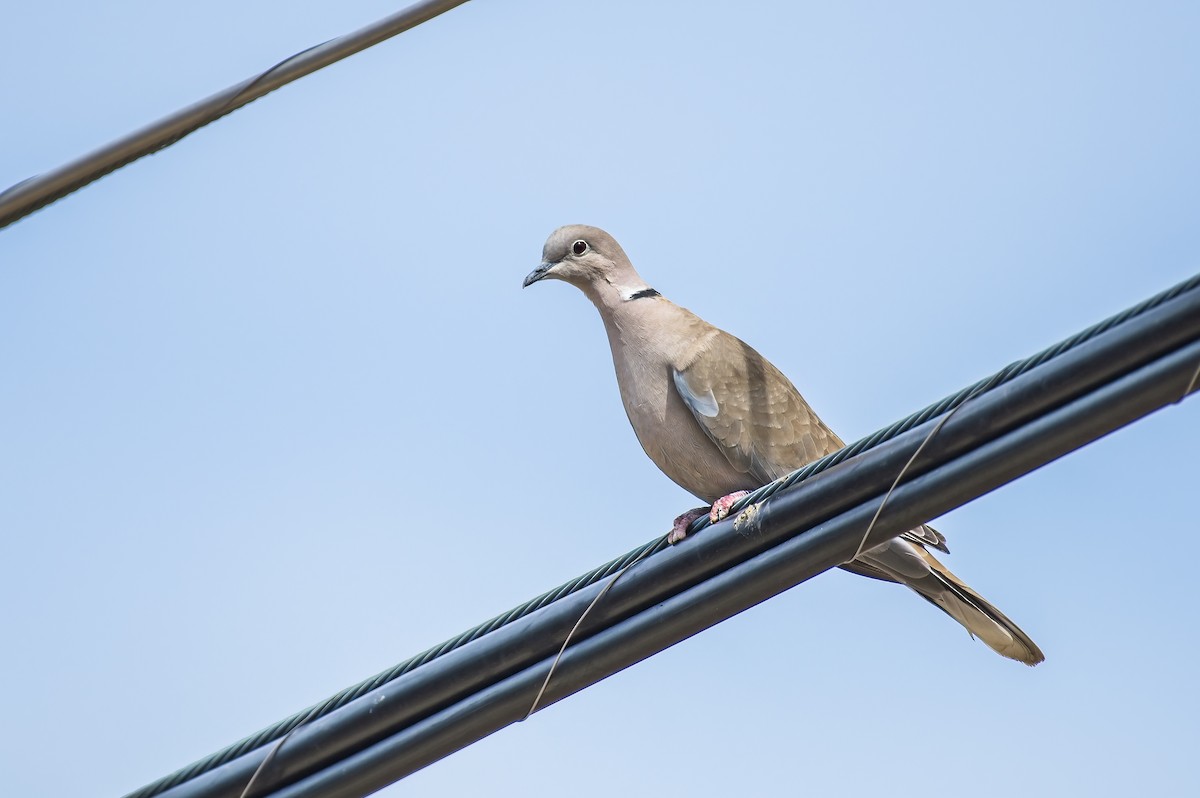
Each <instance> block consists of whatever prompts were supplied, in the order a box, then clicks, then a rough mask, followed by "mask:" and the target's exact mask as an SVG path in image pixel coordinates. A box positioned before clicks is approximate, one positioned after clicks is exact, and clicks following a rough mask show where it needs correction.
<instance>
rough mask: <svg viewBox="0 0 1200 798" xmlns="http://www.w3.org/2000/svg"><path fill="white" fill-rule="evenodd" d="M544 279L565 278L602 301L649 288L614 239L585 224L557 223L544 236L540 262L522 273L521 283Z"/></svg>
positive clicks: (624, 296) (626, 296) (531, 282)
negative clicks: (522, 279) (547, 235)
mask: <svg viewBox="0 0 1200 798" xmlns="http://www.w3.org/2000/svg"><path fill="white" fill-rule="evenodd" d="M545 279H553V280H563V281H564V282H568V283H570V284H571V285H573V286H575V287H576V288H579V289H580V290H582V291H583V292H584V293H585V294H587V295H588V297H589V298H590V299H591V300H592V301H593V302H596V303H605V304H607V303H608V302H613V301H618V300H620V299H628V298H629V297H630V296H631V295H632V294H634V293H636V292H638V291H644V290H646V289H647V288H648V286H647V285H646V282H645V281H644V280H642V278H641V277H640V276H638V273H637V272H636V271H634V268H633V265H632V264H631V263H630V262H629V258H628V257H626V255H625V250H623V249H621V245H620V244H618V243H617V241H616V239H615V238H613V237H612V236H610V235H609V234H608V233H606V232H604V231H603V230H601V229H600V228H599V227H589V226H588V225H585V224H569V225H567V226H566V227H560V228H558V229H557V230H555V231H554V232H553V233H551V234H550V237H549V238H548V239H546V246H544V247H543V248H542V262H541V264H540V265H539V266H538V267H537V268H536V269H534V270H533V271H531V272H530V273H529V274H528V275H527V276H526V277H525V282H524V286H525V287H526V288H528V287H529V286H531V285H533V284H534V283H536V282H537V281H539V280H545Z"/></svg>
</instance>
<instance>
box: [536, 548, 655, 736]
mask: <svg viewBox="0 0 1200 798" xmlns="http://www.w3.org/2000/svg"><path fill="white" fill-rule="evenodd" d="M649 553H650V549H643V550H642V553H641V554H639V555H638V556H637V557H636V558H635V559H634V560H633V562H631V563H629V565H626V566H625V567H624V568H622V569H621V570H619V571H617V572H616V574H614V575H613V578H612V579H610V580H609V581H608V584H607V585H605V586H604V587H603V588H601V589H600V592H599V593H597V594H596V597H595V598H594V599H592V600H591V602H590V603H589V604H588V605H587V609H585V610H584V611H583V614H582V615H580V616H579V620H578V621H576V622H575V625H574V626H572V627H571V631H569V632H567V638H566V639H565V640H563V644H562V648H560V649H559V650H558V654H557V655H556V656H555V657H554V662H552V663H550V670H549V671H548V672H547V673H546V678H545V680H544V681H543V682H542V687H541V689H540V690H538V692H537V695H536V696H534V697H533V704H531V705H530V707H529V711H528V712H526V713H525V717H523V718H521V720H523V721H524V720H528V719H529V716H530V715H532V714H533V713H534V712H535V711H536V710H537V708H538V704H539V703H540V702H541V700H542V696H543V695H544V694H545V693H546V688H547V687H549V686H550V677H551V676H553V675H554V671H555V670H557V669H558V661H559V660H560V659H562V656H563V654H564V653H566V650H567V646H569V645H570V644H571V638H572V637H574V636H575V633H576V632H578V631H579V627H580V626H582V625H583V619H584V618H586V617H588V613H589V612H591V611H592V607H595V606H596V605H597V604H599V603H600V599H602V598H604V594H605V593H607V592H608V591H609V590H610V589H611V588H612V586H613V585H615V584H616V583H617V580H618V579H620V578H621V576H622V575H624V573H625V572H626V571H628V570H629V569H630V568H632V567H633V566H635V565H637V564H638V563H639V562H641V560H642V558H643V557H645V556H646V555H647V554H649Z"/></svg>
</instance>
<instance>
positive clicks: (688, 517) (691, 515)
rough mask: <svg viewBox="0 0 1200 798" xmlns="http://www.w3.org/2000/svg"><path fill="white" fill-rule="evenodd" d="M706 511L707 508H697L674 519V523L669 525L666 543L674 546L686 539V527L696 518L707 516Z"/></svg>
mask: <svg viewBox="0 0 1200 798" xmlns="http://www.w3.org/2000/svg"><path fill="white" fill-rule="evenodd" d="M708 509H709V508H707V507H697V508H696V509H695V510H688V511H687V512H686V513H684V514H683V515H681V516H679V517H678V518H676V519H675V523H674V524H672V525H671V534H669V535H667V542H668V543H670V544H671V545H674V544H676V543H678V542H679V541H681V540H683V539H684V538H686V537H687V531H688V527H689V526H691V525H692V522H693V521H695V520H696V519H697V518H703V517H704V516H706V515H708Z"/></svg>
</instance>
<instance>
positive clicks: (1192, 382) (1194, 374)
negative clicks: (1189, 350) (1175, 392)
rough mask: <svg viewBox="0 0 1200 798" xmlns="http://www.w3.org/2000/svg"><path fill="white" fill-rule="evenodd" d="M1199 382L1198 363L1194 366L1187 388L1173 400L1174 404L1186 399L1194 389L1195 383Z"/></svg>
mask: <svg viewBox="0 0 1200 798" xmlns="http://www.w3.org/2000/svg"><path fill="white" fill-rule="evenodd" d="M1198 382H1200V363H1197V364H1196V370H1195V371H1193V372H1192V379H1191V380H1189V381H1188V386H1187V388H1185V389H1184V390H1183V395H1182V396H1180V397H1179V398H1178V399H1176V400H1175V404H1179V403H1180V402H1182V401H1183V400H1184V399H1187V398H1188V396H1189V395H1190V394H1191V392H1192V391H1194V390H1195V389H1196V383H1198Z"/></svg>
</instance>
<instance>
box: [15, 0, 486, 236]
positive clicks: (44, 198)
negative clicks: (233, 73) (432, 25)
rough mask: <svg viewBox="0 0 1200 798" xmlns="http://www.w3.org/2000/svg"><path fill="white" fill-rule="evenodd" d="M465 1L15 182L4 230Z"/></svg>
mask: <svg viewBox="0 0 1200 798" xmlns="http://www.w3.org/2000/svg"><path fill="white" fill-rule="evenodd" d="M465 2H467V0H422V2H418V3H414V4H413V5H411V6H409V7H408V8H406V9H404V10H403V11H399V12H397V13H395V14H392V15H391V16H390V17H385V18H384V19H381V20H379V21H378V22H375V23H372V24H370V25H367V26H366V27H363V28H359V29H358V30H356V31H354V32H352V33H347V34H345V35H344V36H339V37H337V38H336V39H330V40H329V41H327V42H325V43H324V44H318V45H316V46H315V47H310V48H308V49H307V50H303V51H301V52H299V53H296V54H295V55H293V56H291V57H289V58H285V59H284V60H283V61H280V62H279V63H278V64H276V65H275V66H273V67H271V68H270V69H268V70H266V71H264V72H262V73H260V74H258V75H255V76H254V77H252V78H249V79H248V80H244V81H242V82H241V83H238V84H236V85H234V86H230V87H229V88H227V89H225V90H224V91H219V92H217V93H216V94H213V95H212V96H210V97H207V98H205V99H203V100H201V101H199V102H197V103H195V104H193V105H189V106H188V107H187V108H184V109H182V110H179V111H176V112H175V113H173V114H170V115H169V116H164V117H163V118H162V119H159V120H158V121H157V122H153V123H151V124H149V125H147V126H146V127H143V128H142V129H140V130H136V131H134V132H133V133H130V134H129V135H127V136H124V137H123V138H119V139H117V140H116V141H112V142H109V143H108V144H106V145H104V146H103V147H101V148H100V149H98V150H94V151H92V152H90V153H88V154H87V155H84V156H82V157H80V158H77V159H75V160H74V161H71V162H70V163H67V164H66V165H64V166H60V167H58V168H57V169H54V170H52V171H49V172H46V173H45V174H40V175H37V176H35V177H31V178H28V179H27V180H23V181H21V182H20V183H17V184H16V185H13V186H10V187H9V188H7V189H5V190H4V191H3V192H0V229H3V228H5V227H8V226H9V225H10V224H12V223H13V222H16V221H18V220H20V219H23V218H25V217H26V216H28V215H29V214H31V213H33V212H35V211H37V210H40V209H41V208H44V207H45V206H47V205H49V204H50V203H52V202H55V201H57V200H60V199H62V198H63V197H65V196H67V195H68V194H71V193H73V192H75V191H78V190H79V189H81V188H83V187H84V186H86V185H88V184H89V183H92V182H93V181H96V180H99V179H100V178H102V177H104V176H105V175H107V174H108V173H109V172H113V171H116V170H117V169H120V168H121V167H122V166H125V165H126V164H129V163H132V162H133V161H136V160H137V159H139V158H142V157H144V156H146V155H151V154H153V153H155V152H158V151H159V150H161V149H163V148H164V147H169V146H170V145H172V144H174V143H175V142H177V141H179V140H180V139H182V138H183V137H185V136H187V135H189V134H191V133H194V132H196V131H197V130H199V129H200V128H202V127H204V126H205V125H207V124H208V123H209V122H214V121H216V120H217V119H220V118H221V117H223V116H225V115H226V114H228V113H231V112H233V111H236V110H237V109H239V108H241V107H242V106H243V105H246V104H248V103H251V102H253V101H254V100H257V99H258V98H259V97H262V96H263V95H265V94H269V93H270V92H273V91H275V90H276V89H278V88H279V87H281V86H284V85H286V84H288V83H291V82H292V81H294V80H298V79H299V78H302V77H304V76H305V75H308V74H310V73H312V72H316V71H317V70H318V69H321V68H323V67H327V66H329V65H330V64H332V63H334V62H336V61H341V60H342V59H343V58H347V57H349V56H352V55H354V54H355V53H357V52H359V51H360V50H365V49H367V48H368V47H371V46H373V45H376V44H379V43H380V42H382V41H385V40H387V39H390V38H392V37H393V36H396V35H397V34H400V33H403V32H404V31H406V30H409V29H410V28H415V27H416V26H417V25H420V24H421V23H422V22H428V21H429V20H431V19H433V18H434V17H436V16H438V15H440V14H443V13H445V12H447V11H449V10H450V9H452V8H455V7H457V6H460V5H462V4H463V3H465Z"/></svg>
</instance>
